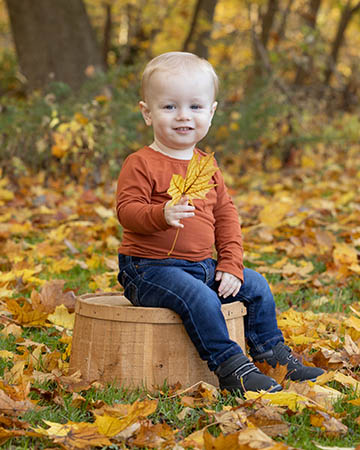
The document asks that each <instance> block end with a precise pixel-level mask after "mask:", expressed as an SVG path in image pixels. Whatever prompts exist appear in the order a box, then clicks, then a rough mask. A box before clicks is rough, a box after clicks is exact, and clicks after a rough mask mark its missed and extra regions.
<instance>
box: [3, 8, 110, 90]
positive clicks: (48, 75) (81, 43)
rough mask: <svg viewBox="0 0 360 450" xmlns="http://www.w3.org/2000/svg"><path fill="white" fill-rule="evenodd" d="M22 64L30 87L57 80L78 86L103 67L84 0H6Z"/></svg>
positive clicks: (20, 63)
mask: <svg viewBox="0 0 360 450" xmlns="http://www.w3.org/2000/svg"><path fill="white" fill-rule="evenodd" d="M5 3H6V6H7V9H8V13H9V17H10V23H11V29H12V35H13V39H14V43H15V48H16V53H17V56H18V60H19V65H20V68H21V71H22V73H23V75H24V76H25V77H26V79H27V82H28V86H29V87H30V89H34V88H40V87H43V86H44V85H46V84H47V83H48V82H49V81H52V80H57V81H62V82H65V83H67V84H69V85H70V86H71V87H73V88H78V87H79V86H80V85H81V84H82V83H83V81H84V80H85V78H86V74H85V71H86V69H87V67H89V66H93V67H94V68H95V69H101V68H103V62H102V60H101V53H100V50H99V48H98V45H97V42H96V38H95V34H94V32H93V29H92V27H91V25H90V22H89V18H88V16H87V13H86V10H85V6H84V4H83V1H82V0H71V1H69V0H52V1H51V2H49V1H48V0H21V1H19V0H5Z"/></svg>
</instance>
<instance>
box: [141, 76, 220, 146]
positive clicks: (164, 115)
mask: <svg viewBox="0 0 360 450" xmlns="http://www.w3.org/2000/svg"><path fill="white" fill-rule="evenodd" d="M147 92H148V95H147V99H146V102H140V108H141V111H142V114H143V117H144V119H145V122H146V124H147V125H152V127H153V130H154V141H155V143H156V144H157V145H158V146H159V148H160V149H162V150H164V151H166V150H189V149H191V148H194V147H195V145H196V144H197V143H198V142H199V141H200V140H201V139H202V138H203V137H204V136H206V134H207V132H208V130H209V127H210V124H211V119H212V117H213V115H214V112H215V109H216V105H217V103H216V102H214V84H213V80H212V78H211V75H210V74H208V73H206V72H202V71H197V72H196V71H194V73H190V72H187V71H183V72H181V73H180V72H179V73H173V72H165V73H164V72H155V73H154V74H153V75H152V77H151V79H150V82H149V86H148V88H147Z"/></svg>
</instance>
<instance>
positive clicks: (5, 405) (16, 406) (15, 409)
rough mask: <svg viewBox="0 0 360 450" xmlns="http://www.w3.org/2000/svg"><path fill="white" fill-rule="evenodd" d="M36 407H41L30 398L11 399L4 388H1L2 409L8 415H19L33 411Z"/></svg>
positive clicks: (0, 401)
mask: <svg viewBox="0 0 360 450" xmlns="http://www.w3.org/2000/svg"><path fill="white" fill-rule="evenodd" d="M34 409H39V407H38V406H36V405H35V404H34V403H32V402H31V401H30V400H21V401H16V400H13V399H11V398H10V397H9V396H8V395H6V394H5V392H4V391H3V390H1V389H0V411H1V412H2V413H3V414H7V415H8V416H16V417H17V416H19V415H21V414H24V413H25V412H27V411H32V410H34Z"/></svg>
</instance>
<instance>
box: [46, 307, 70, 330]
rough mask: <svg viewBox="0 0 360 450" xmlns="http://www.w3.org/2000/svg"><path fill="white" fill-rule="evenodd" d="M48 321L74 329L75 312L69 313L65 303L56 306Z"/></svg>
mask: <svg viewBox="0 0 360 450" xmlns="http://www.w3.org/2000/svg"><path fill="white" fill-rule="evenodd" d="M48 321H49V322H51V323H53V324H54V325H57V326H60V327H63V328H66V329H68V330H72V329H73V328H74V322H75V313H69V311H68V310H67V308H66V306H65V305H60V306H57V307H56V308H55V312H54V313H53V314H49V316H48Z"/></svg>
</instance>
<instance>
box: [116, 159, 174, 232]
mask: <svg viewBox="0 0 360 450" xmlns="http://www.w3.org/2000/svg"><path fill="white" fill-rule="evenodd" d="M152 188H153V180H152V177H151V173H150V171H149V169H148V167H147V164H146V161H145V160H143V159H141V158H136V157H135V154H134V155H130V156H129V157H128V158H127V159H126V160H125V162H124V164H123V167H122V169H121V172H120V175H119V179H118V184H117V194H116V212H117V217H118V219H119V222H120V223H121V225H122V226H123V227H124V228H126V229H128V230H130V231H132V232H135V233H140V234H151V233H155V232H157V231H162V230H167V229H168V228H171V227H170V225H169V224H168V223H167V222H166V220H165V216H164V206H165V203H166V202H162V203H158V204H156V203H155V204H154V203H152V199H151V193H152Z"/></svg>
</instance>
